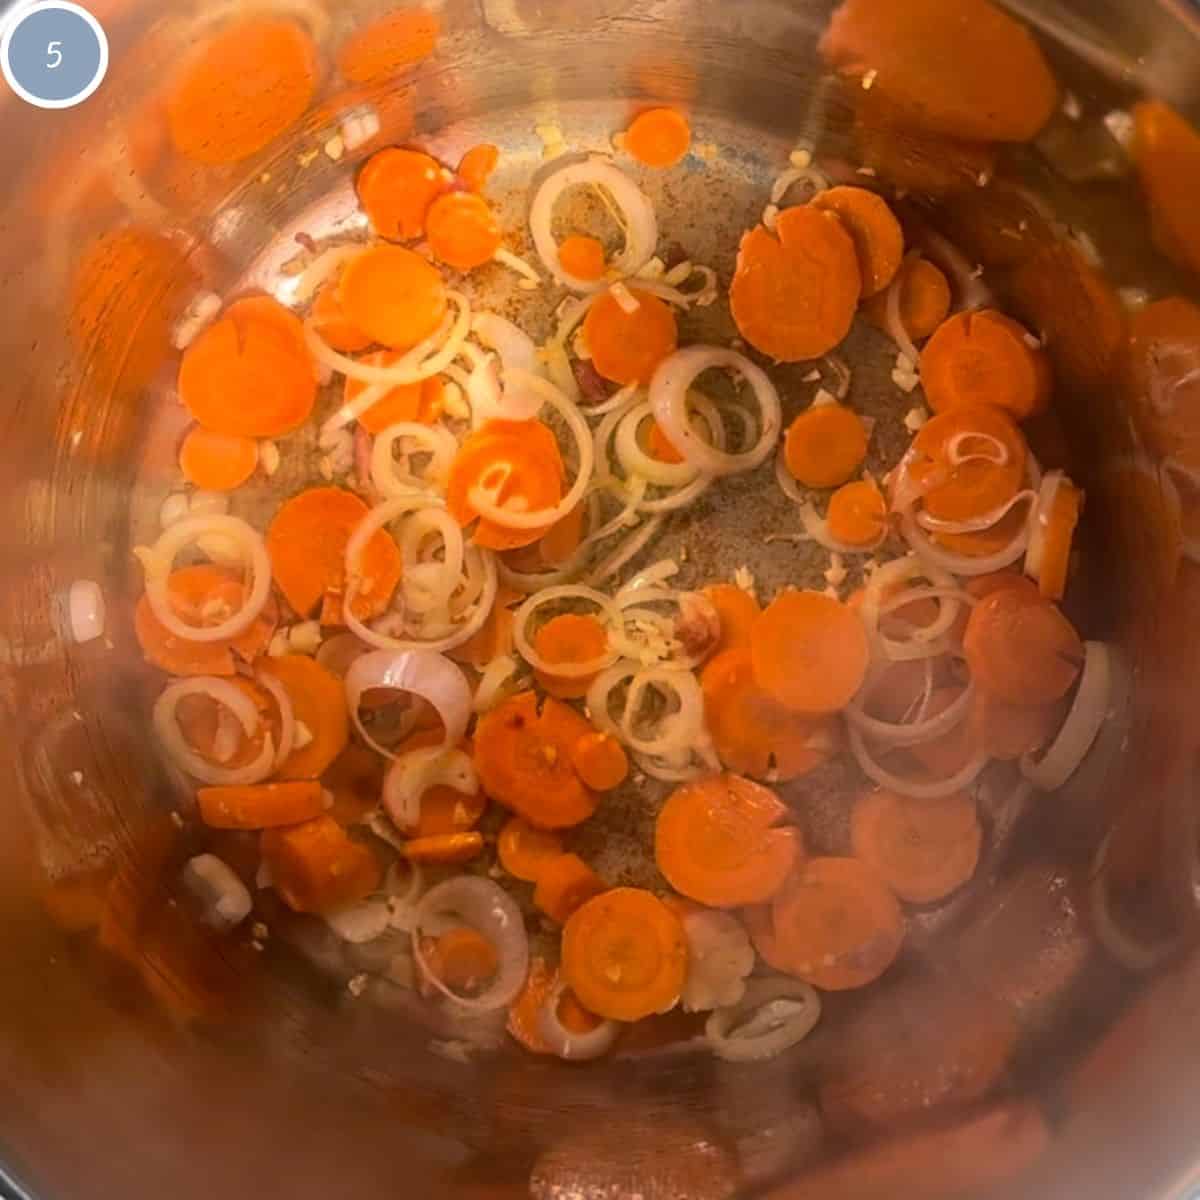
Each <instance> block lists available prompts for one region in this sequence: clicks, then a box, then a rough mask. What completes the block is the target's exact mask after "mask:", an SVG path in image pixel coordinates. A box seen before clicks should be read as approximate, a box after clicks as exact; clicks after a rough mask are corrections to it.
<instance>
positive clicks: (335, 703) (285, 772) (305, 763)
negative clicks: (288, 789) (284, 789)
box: [262, 654, 350, 779]
mask: <svg viewBox="0 0 1200 1200" xmlns="http://www.w3.org/2000/svg"><path fill="white" fill-rule="evenodd" d="M262 670H264V671H265V672H266V673H267V674H268V675H273V676H274V677H275V678H276V679H278V680H279V682H280V683H282V684H283V686H284V687H285V688H286V689H287V693H288V697H289V698H290V699H291V701H292V709H293V710H294V712H295V714H296V720H297V721H299V722H301V723H303V725H304V726H305V728H306V729H307V730H308V732H309V733H310V734H311V735H312V741H311V742H309V743H308V745H306V746H303V747H301V748H300V749H299V750H296V751H295V752H294V753H293V754H292V755H291V757H290V758H289V759H288V760H287V762H285V763H284V764H283V766H282V767H280V768H279V772H278V774H279V778H280V779H317V778H319V777H320V776H321V775H323V774H324V773H325V772H326V771H327V770H328V769H329V767H330V766H332V765H333V762H334V760H335V759H336V758H337V757H338V755H339V754H341V752H342V751H343V750H345V748H346V743H347V742H348V741H349V740H350V714H349V711H348V710H347V708H346V690H345V688H344V687H343V686H342V681H341V680H340V679H339V678H338V677H337V676H336V675H334V674H332V673H331V672H329V671H327V670H325V668H324V667H323V666H321V664H320V663H318V662H317V661H316V660H315V659H312V658H306V657H304V656H303V655H300V654H293V655H287V656H285V657H283V658H267V659H264V660H263V662H262Z"/></svg>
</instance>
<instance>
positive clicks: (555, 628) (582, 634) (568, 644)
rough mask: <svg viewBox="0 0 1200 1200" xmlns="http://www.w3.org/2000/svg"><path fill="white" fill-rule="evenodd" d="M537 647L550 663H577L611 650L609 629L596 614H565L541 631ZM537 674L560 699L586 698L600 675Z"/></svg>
mask: <svg viewBox="0 0 1200 1200" xmlns="http://www.w3.org/2000/svg"><path fill="white" fill-rule="evenodd" d="M533 647H534V649H535V650H536V651H537V652H538V654H540V655H541V656H542V658H544V659H545V660H546V661H547V662H548V663H554V664H560V663H561V664H563V665H564V666H573V665H575V664H576V663H586V662H590V661H591V660H592V659H596V658H599V657H600V656H601V655H602V654H604V652H605V650H607V649H608V631H607V630H606V629H605V628H604V626H603V625H602V624H601V623H600V622H599V621H597V620H596V618H595V617H589V616H583V615H580V614H579V613H563V614H562V615H561V616H557V617H554V618H552V619H551V620H549V621H547V622H546V624H545V625H543V626H542V627H541V628H540V629H539V630H538V631H537V635H536V636H535V637H534V639H533ZM534 675H535V676H536V678H537V681H538V683H539V684H540V685H541V687H542V689H543V690H544V691H547V692H549V693H550V695H551V696H557V697H558V698H559V699H560V700H579V699H582V697H584V696H586V695H587V692H588V688H590V687H591V686H592V680H594V679H595V678H596V676H595V675H584V676H580V677H574V678H566V677H563V676H560V675H552V674H550V673H549V672H547V671H535V672H534Z"/></svg>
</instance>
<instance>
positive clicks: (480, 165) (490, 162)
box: [458, 142, 500, 192]
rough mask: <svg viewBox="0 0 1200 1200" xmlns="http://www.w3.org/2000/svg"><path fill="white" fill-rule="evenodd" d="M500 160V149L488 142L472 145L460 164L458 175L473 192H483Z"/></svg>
mask: <svg viewBox="0 0 1200 1200" xmlns="http://www.w3.org/2000/svg"><path fill="white" fill-rule="evenodd" d="M499 162H500V150H499V148H498V147H496V146H492V145H490V144H489V143H487V142H483V143H481V144H480V145H478V146H472V147H471V149H470V150H468V151H467V152H466V154H464V155H463V156H462V160H461V161H460V162H459V164H458V177H459V179H461V180H462V181H463V183H464V184H466V186H467V187H469V188H470V189H471V191H473V192H482V191H483V189H484V188H485V187H487V182H488V180H489V179H491V177H492V172H493V171H495V169H496V166H497V164H498V163H499Z"/></svg>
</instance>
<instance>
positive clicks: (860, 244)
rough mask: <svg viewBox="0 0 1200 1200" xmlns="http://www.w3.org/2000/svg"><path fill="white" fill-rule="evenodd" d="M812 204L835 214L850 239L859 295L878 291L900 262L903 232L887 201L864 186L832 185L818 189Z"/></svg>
mask: <svg viewBox="0 0 1200 1200" xmlns="http://www.w3.org/2000/svg"><path fill="white" fill-rule="evenodd" d="M812 204H813V207H814V208H819V209H822V210H825V211H827V212H831V213H834V214H836V216H837V217H838V218H839V219H840V220H841V222H842V224H843V225H845V227H846V232H847V233H849V234H850V236H851V238H853V239H854V249H855V252H856V253H857V255H858V269H859V271H860V273H861V275H862V294H863V296H864V297H870V296H875V295H877V294H878V293H879V292H882V291H883V290H884V289H885V288H886V287H887V286H888V284H890V283H891V282H892V280H893V279H895V278H896V272H897V271H899V270H900V264H901V263H902V262H903V261H904V233H903V231H902V230H901V228H900V222H899V221H897V220H896V214H895V213H893V212H892V210H891V209H890V208H889V207H888V204H887V201H886V200H884V199H883V197H882V196H877V195H876V194H875V193H874V192H869V191H867V189H866V188H859V187H834V188H829V189H828V190H826V191H824V192H818V193H817V194H816V196H814V197H813V200H812Z"/></svg>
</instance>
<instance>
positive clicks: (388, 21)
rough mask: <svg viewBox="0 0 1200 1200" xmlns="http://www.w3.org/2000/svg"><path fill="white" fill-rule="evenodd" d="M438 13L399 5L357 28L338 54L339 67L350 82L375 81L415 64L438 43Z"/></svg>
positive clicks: (429, 53)
mask: <svg viewBox="0 0 1200 1200" xmlns="http://www.w3.org/2000/svg"><path fill="white" fill-rule="evenodd" d="M440 31H441V25H440V22H439V21H438V17H437V14H436V13H431V12H426V11H425V10H424V9H421V8H398V9H396V10H394V11H393V12H390V13H386V14H385V15H384V16H382V17H379V18H377V19H376V20H374V21H371V22H370V23H369V24H366V25H363V26H362V27H361V28H359V29H356V30H355V31H354V33H352V34H351V35H350V36H349V37H348V38H347V39H346V40H345V41H344V42H343V43H342V45H341V47H340V48H339V50H338V54H337V64H338V70H339V71H340V72H341V73H342V76H343V78H345V79H348V80H349V81H350V82H351V83H374V82H376V81H377V80H380V79H387V78H389V77H390V76H392V75H396V74H398V73H399V72H401V71H403V70H405V69H406V68H408V67H412V66H415V65H416V64H417V63H419V62H421V61H422V59H426V58H428V57H429V56H430V55H431V54H432V53H433V51H434V47H435V46H436V45H437V39H438V34H439V33H440Z"/></svg>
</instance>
